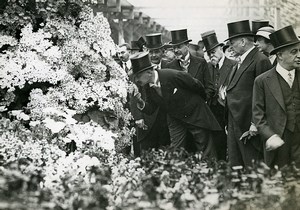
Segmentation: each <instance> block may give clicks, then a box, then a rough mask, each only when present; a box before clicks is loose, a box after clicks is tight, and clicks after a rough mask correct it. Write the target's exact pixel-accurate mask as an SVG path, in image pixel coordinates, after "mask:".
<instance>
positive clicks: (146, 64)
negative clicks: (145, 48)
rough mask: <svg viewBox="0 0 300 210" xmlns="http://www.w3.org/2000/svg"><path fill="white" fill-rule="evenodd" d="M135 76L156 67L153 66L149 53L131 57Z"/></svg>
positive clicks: (140, 53)
mask: <svg viewBox="0 0 300 210" xmlns="http://www.w3.org/2000/svg"><path fill="white" fill-rule="evenodd" d="M130 61H131V66H132V71H133V74H137V73H141V72H143V71H146V70H148V69H150V68H152V67H154V65H152V64H151V61H150V57H149V53H148V52H139V53H136V54H134V55H133V56H131V57H130Z"/></svg>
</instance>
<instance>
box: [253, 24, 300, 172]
mask: <svg viewBox="0 0 300 210" xmlns="http://www.w3.org/2000/svg"><path fill="white" fill-rule="evenodd" d="M270 39H271V42H272V44H273V45H274V50H273V51H271V54H276V56H277V61H278V63H277V65H276V66H275V67H273V68H272V69H271V70H270V71H267V72H265V73H264V74H262V75H260V76H258V77H257V78H256V79H255V83H254V93H253V121H254V123H255V125H256V127H257V128H258V131H259V133H260V135H261V138H262V140H263V142H264V155H265V162H266V163H267V165H269V166H270V167H274V166H275V165H277V166H279V167H283V166H285V165H288V164H290V163H292V162H295V163H296V166H297V167H300V40H299V39H298V38H297V36H296V34H295V32H294V30H293V28H292V26H287V27H285V28H282V29H280V30H278V31H275V32H274V33H272V34H270Z"/></svg>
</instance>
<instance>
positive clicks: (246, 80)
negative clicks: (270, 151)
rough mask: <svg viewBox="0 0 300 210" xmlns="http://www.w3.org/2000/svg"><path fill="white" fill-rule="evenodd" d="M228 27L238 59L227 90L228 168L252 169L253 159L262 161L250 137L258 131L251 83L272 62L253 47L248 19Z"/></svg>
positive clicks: (256, 145)
mask: <svg viewBox="0 0 300 210" xmlns="http://www.w3.org/2000/svg"><path fill="white" fill-rule="evenodd" d="M227 27H228V34H229V38H228V39H229V40H230V44H231V47H232V49H233V50H234V51H235V52H236V53H237V54H238V55H239V56H240V62H239V63H238V64H237V65H236V66H235V67H234V68H233V70H232V72H231V74H230V76H229V84H228V87H227V89H226V94H227V96H226V105H227V106H226V108H227V113H228V114H227V117H228V137H227V143H228V158H229V163H230V164H231V166H237V165H242V166H251V165H252V161H253V160H254V161H256V160H260V159H261V158H262V145H261V144H260V140H259V138H250V137H251V136H255V135H256V132H257V129H256V127H255V126H254V124H253V122H252V95H253V84H254V80H255V78H256V77H257V76H258V75H260V74H261V73H263V72H265V71H267V70H269V69H270V68H271V63H270V60H269V59H268V58H267V57H266V56H265V55H264V54H263V53H261V52H259V50H258V49H257V48H255V47H254V34H253V33H252V31H251V30H250V24H249V21H248V20H243V21H238V22H232V23H228V24H227ZM243 134H244V135H243ZM247 134H249V135H247ZM244 136H246V137H245V138H243V137H244ZM248 138H250V139H248Z"/></svg>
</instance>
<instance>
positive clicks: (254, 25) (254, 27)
mask: <svg viewBox="0 0 300 210" xmlns="http://www.w3.org/2000/svg"><path fill="white" fill-rule="evenodd" d="M265 26H269V21H268V20H253V21H252V32H253V34H256V33H257V30H258V29H260V28H261V27H265Z"/></svg>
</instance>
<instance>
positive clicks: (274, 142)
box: [266, 134, 284, 151]
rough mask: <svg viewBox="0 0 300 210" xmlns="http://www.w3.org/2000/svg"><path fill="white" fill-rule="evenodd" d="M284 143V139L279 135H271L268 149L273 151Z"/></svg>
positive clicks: (267, 144) (267, 145)
mask: <svg viewBox="0 0 300 210" xmlns="http://www.w3.org/2000/svg"><path fill="white" fill-rule="evenodd" d="M283 144H284V141H283V140H282V139H281V138H280V137H279V136H278V135H277V134H275V135H273V136H271V137H270V138H269V139H268V140H267V142H266V150H267V151H271V150H274V149H277V148H278V147H281V146H282V145H283Z"/></svg>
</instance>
